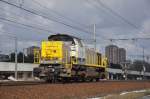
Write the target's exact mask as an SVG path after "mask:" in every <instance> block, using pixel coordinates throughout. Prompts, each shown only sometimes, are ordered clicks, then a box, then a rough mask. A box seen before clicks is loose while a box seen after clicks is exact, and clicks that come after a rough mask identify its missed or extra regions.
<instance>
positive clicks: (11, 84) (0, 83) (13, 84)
mask: <svg viewBox="0 0 150 99" xmlns="http://www.w3.org/2000/svg"><path fill="white" fill-rule="evenodd" d="M113 82H120V83H121V82H131V83H132V82H149V83H150V80H138V81H137V80H101V81H99V82H66V83H61V82H57V83H47V82H45V81H7V82H0V86H26V85H42V84H80V83H81V84H84V83H86V84H87V83H89V84H90V83H113Z"/></svg>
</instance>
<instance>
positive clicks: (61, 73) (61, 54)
mask: <svg viewBox="0 0 150 99" xmlns="http://www.w3.org/2000/svg"><path fill="white" fill-rule="evenodd" d="M35 54H36V55H38V54H39V55H38V56H39V61H38V62H39V67H38V68H35V69H34V73H35V74H36V76H38V77H39V78H40V79H44V80H46V81H50V82H56V81H70V80H71V81H87V80H89V81H92V80H96V81H98V80H99V79H104V78H106V73H105V71H106V67H107V59H106V58H105V57H102V54H101V53H98V52H95V51H94V50H93V49H88V48H86V47H85V45H84V43H83V42H82V40H81V39H79V38H77V37H74V36H70V35H66V34H56V35H51V36H49V37H48V40H47V41H42V43H41V51H40V52H39V53H37V52H36V53H35ZM36 55H35V56H36Z"/></svg>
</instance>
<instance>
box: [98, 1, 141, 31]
mask: <svg viewBox="0 0 150 99" xmlns="http://www.w3.org/2000/svg"><path fill="white" fill-rule="evenodd" d="M96 1H97V2H98V3H99V4H100V5H101V6H102V7H104V8H105V9H107V10H108V11H109V12H111V13H112V14H114V15H115V16H117V17H119V18H120V19H121V20H123V21H124V22H125V23H127V24H129V25H130V26H132V27H133V28H135V29H139V28H138V27H137V26H136V25H135V24H133V23H131V22H130V21H129V20H128V19H126V18H125V17H123V16H121V15H120V14H118V13H117V12H116V11H114V10H113V9H112V8H110V7H109V6H108V5H106V4H105V3H103V2H102V1H101V0H96Z"/></svg>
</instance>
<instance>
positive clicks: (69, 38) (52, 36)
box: [48, 34, 81, 40]
mask: <svg viewBox="0 0 150 99" xmlns="http://www.w3.org/2000/svg"><path fill="white" fill-rule="evenodd" d="M54 37H55V38H57V37H58V38H60V39H63V40H65V39H68V40H73V38H76V39H78V40H81V39H80V38H78V37H75V36H72V35H68V34H55V35H50V36H49V37H48V40H51V39H53V38H54Z"/></svg>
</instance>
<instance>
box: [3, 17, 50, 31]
mask: <svg viewBox="0 0 150 99" xmlns="http://www.w3.org/2000/svg"><path fill="white" fill-rule="evenodd" d="M0 20H4V21H9V22H11V23H16V24H19V25H22V26H25V27H29V28H32V29H38V30H43V31H47V32H50V33H53V31H51V30H46V29H43V28H39V27H35V26H32V25H27V24H24V23H20V22H16V21H14V20H10V19H7V18H3V17H0Z"/></svg>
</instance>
